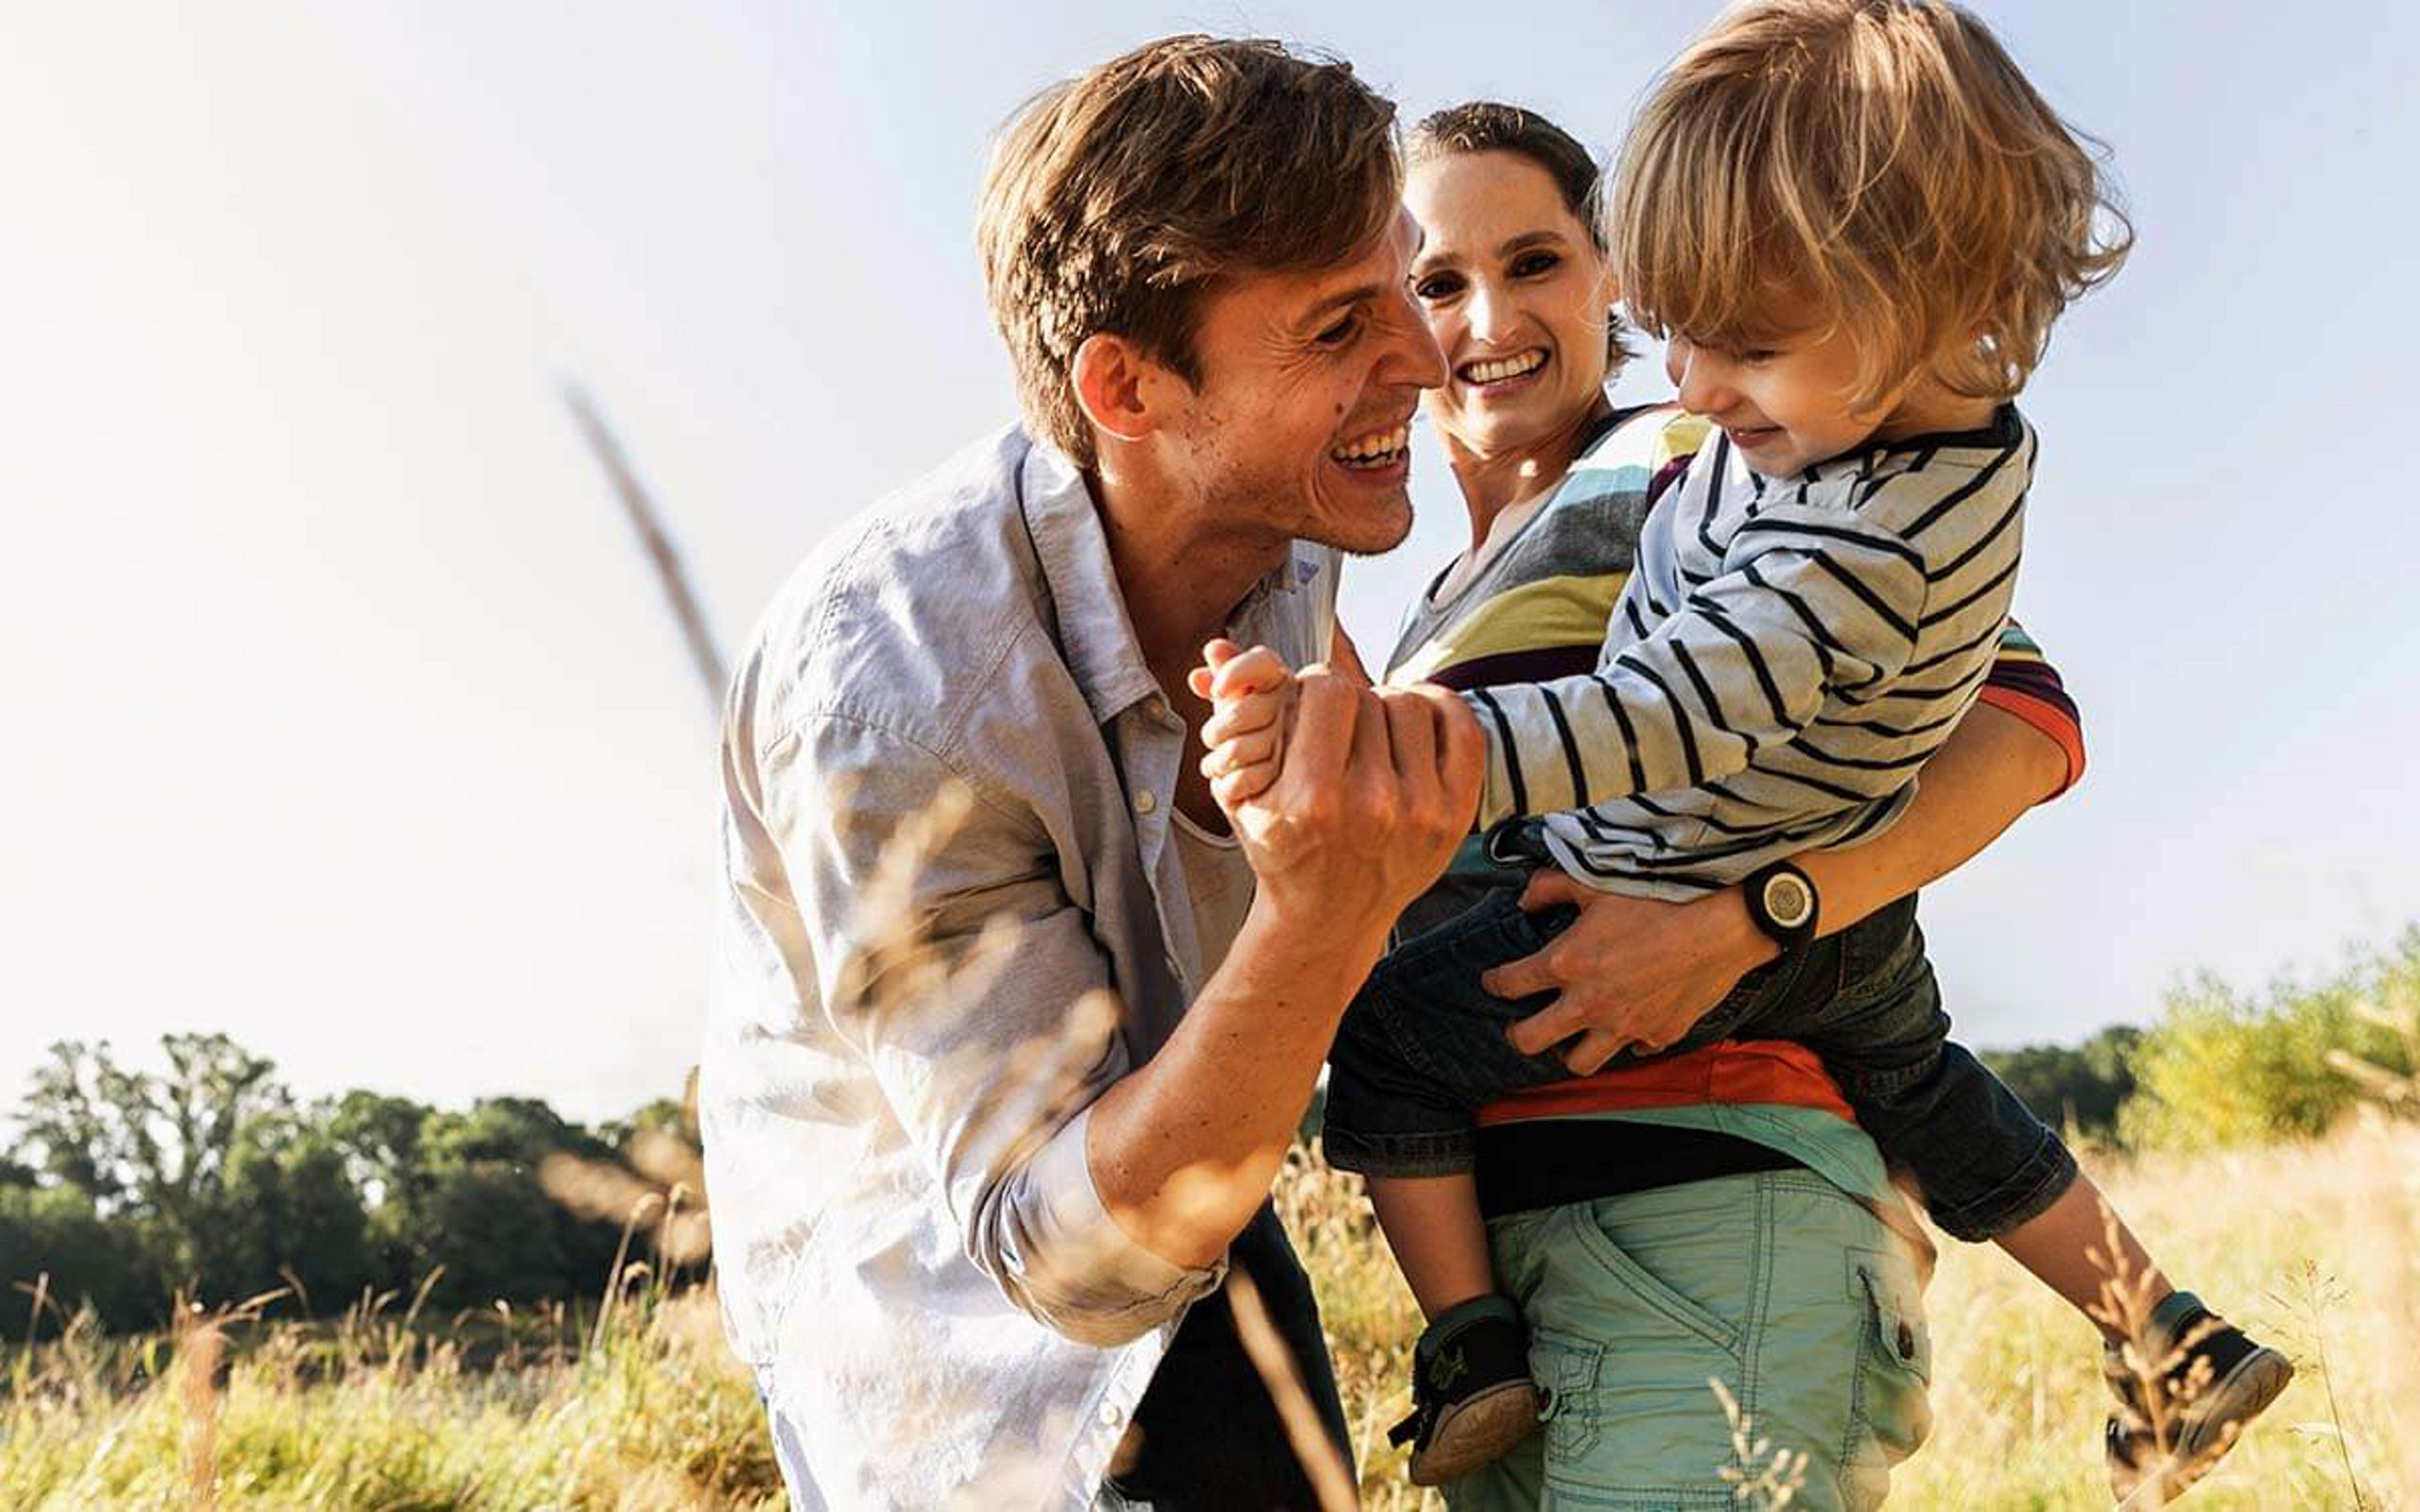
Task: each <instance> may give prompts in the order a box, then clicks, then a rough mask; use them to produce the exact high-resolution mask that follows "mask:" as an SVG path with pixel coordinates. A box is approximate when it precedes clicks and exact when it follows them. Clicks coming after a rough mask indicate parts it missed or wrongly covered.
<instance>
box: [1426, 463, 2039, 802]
mask: <svg viewBox="0 0 2420 1512" xmlns="http://www.w3.org/2000/svg"><path fill="white" fill-rule="evenodd" d="M2029 450H2030V448H2029ZM2029 471H2030V470H2029V469H2027V468H2025V467H2024V466H2022V465H2014V464H2013V465H2008V466H2005V467H2003V468H2000V469H1997V470H1996V471H1991V472H1978V470H1975V469H1968V468H1959V467H1940V468H1936V469H1933V470H1931V471H1930V472H1923V471H1918V470H1910V472H1905V473H1901V474H1896V475H1893V476H1890V477H1887V478H1884V479H1882V480H1879V481H1878V482H1876V483H1870V484H1854V485H1853V484H1852V483H1851V482H1850V481H1849V480H1846V479H1843V480H1841V481H1840V482H1839V483H1838V484H1836V485H1831V486H1834V487H1838V488H1842V489H1845V488H1848V487H1852V486H1855V487H1858V488H1859V489H1860V490H1862V497H1860V499H1859V500H1858V505H1857V507H1855V508H1854V509H1851V508H1846V507H1838V506H1835V507H1822V506H1820V505H1816V504H1800V503H1796V502H1788V503H1783V502H1776V503H1775V504H1773V505H1772V506H1770V507H1766V508H1764V509H1763V510H1761V511H1760V512H1759V513H1758V514H1757V515H1756V517H1755V519H1753V520H1752V521H1750V522H1749V523H1748V524H1746V525H1744V526H1742V527H1741V528H1740V529H1739V530H1738V531H1737V534H1736V535H1735V536H1734V538H1733V539H1732V541H1730V542H1729V543H1728V546H1727V549H1726V551H1725V553H1724V557H1723V559H1722V563H1721V570H1720V573H1719V574H1718V575H1717V576H1714V577H1712V578H1710V579H1708V580H1706V581H1703V582H1700V583H1696V584H1694V585H1685V592H1686V596H1685V600H1684V601H1683V602H1682V603H1680V604H1677V605H1666V604H1658V603H1656V602H1655V601H1654V599H1653V597H1652V596H1651V588H1650V584H1649V582H1648V576H1649V575H1648V574H1646V573H1644V572H1642V573H1637V574H1634V575H1633V576H1632V578H1631V580H1630V583H1629V585H1628V586H1627V587H1626V588H1625V589H1624V591H1623V594H1622V598H1621V602H1620V603H1619V604H1618V605H1617V606H1616V609H1615V613H1616V616H1617V617H1618V619H1617V622H1616V623H1622V622H1627V623H1628V624H1629V625H1630V626H1631V627H1633V628H1634V629H1639V630H1642V631H1643V632H1644V633H1642V634H1641V635H1640V637H1639V639H1637V640H1636V641H1634V642H1633V643H1632V644H1629V645H1627V646H1626V647H1624V648H1623V649H1622V650H1621V651H1620V653H1619V654H1618V655H1617V656H1616V657H1615V658H1613V660H1612V661H1611V662H1608V663H1607V664H1605V665H1603V666H1600V667H1599V669H1598V670H1597V671H1595V672H1593V673H1589V674H1587V675H1585V676H1581V677H1573V678H1565V679H1560V680H1558V681H1555V682H1549V683H1529V684H1513V685H1506V686H1497V687H1493V688H1484V689H1475V690H1472V691H1471V692H1470V694H1469V695H1468V697H1469V698H1470V701H1471V703H1472V704H1473V705H1474V707H1475V709H1476V711H1477V712H1478V715H1479V724H1480V727H1481V728H1482V729H1483V730H1486V731H1487V735H1488V771H1487V783H1486V786H1485V788H1484V790H1483V791H1482V793H1481V795H1480V804H1479V813H1478V825H1479V826H1480V827H1484V826H1486V825H1488V824H1491V823H1494V822H1495V820H1497V819H1499V818H1503V817H1505V816H1509V815H1514V814H1526V815H1544V814H1552V813H1557V812H1560V811H1564V810H1568V809H1579V808H1586V807H1589V806H1592V805H1594V804H1599V803H1604V802H1609V801H1612V800H1614V799H1622V798H1627V797H1630V796H1632V795H1634V794H1641V793H1653V792H1659V791H1665V790H1669V789H1680V788H1690V787H1700V786H1703V785H1704V784H1706V783H1708V782H1718V781H1720V780H1721V779H1723V778H1726V777H1729V776H1732V775H1734V774H1735V773H1737V772H1739V771H1741V770H1743V769H1745V768H1746V767H1747V766H1748V765H1750V764H1751V762H1752V761H1754V760H1755V756H1756V754H1757V753H1758V752H1759V751H1761V750H1763V749H1765V748H1767V747H1772V746H1775V745H1780V744H1786V743H1797V744H1798V747H1799V748H1800V750H1801V751H1803V752H1805V753H1806V754H1808V755H1811V756H1815V757H1817V758H1819V759H1824V760H1835V759H1836V758H1833V757H1831V756H1830V754H1829V753H1830V752H1831V751H1834V750H1838V751H1840V752H1841V756H1840V757H1839V758H1837V764H1838V765H1840V766H1841V767H1842V768H1844V769H1845V770H1844V774H1843V776H1842V779H1841V785H1840V795H1841V797H1842V798H1843V799H1848V800H1851V801H1856V800H1859V799H1865V798H1868V797H1871V796H1874V794H1873V793H1872V791H1871V788H1872V785H1873V782H1874V778H1873V776H1872V775H1871V773H1872V772H1873V771H1875V770H1881V769H1884V768H1888V769H1889V770H1893V771H1897V772H1900V773H1903V774H1905V773H1912V772H1913V771H1914V770H1915V768H1916V766H1917V765H1918V764H1919V763H1921V761H1922V760H1923V758H1924V756H1925V755H1927V754H1928V753H1929V751H1930V750H1931V748H1932V747H1935V746H1938V744H1939V743H1940V741H1941V740H1942V739H1945V738H1946V736H1947V732H1948V729H1949V727H1950V725H1951V724H1953V723H1954V722H1955V721H1954V718H1949V717H1943V715H1944V714H1945V713H1952V714H1954V713H1955V711H1939V710H1933V711H1927V703H1928V702H1930V701H1933V700H1939V699H1945V698H1949V697H1952V696H1955V695H1956V694H1957V693H1958V692H1959V691H1960V689H1959V684H1960V682H1961V681H1962V679H1968V678H1971V677H1979V674H1980V669H1981V668H1982V667H1983V666H1985V665H1987V664H1988V663H1989V661H1990V647H1991V644H1992V637H1993V636H1994V635H1996V634H1997V630H1998V628H1999V626H2000V625H2001V623H2002V622H2003V621H2004V619H2005V617H2006V612H2007V609H2008V603H2009V599H2010V597H2011V594H2012V591H2013V588H2014V575H2015V565H2016V558H2017V541H2018V538H2019V532H2018V531H2017V530H2016V529H2014V528H2013V526H2014V523H2015V520H2016V511H2018V510H2019V509H2020V508H2021V507H2022V503H2023V498H2024V490H2025V483H2026V478H2027V475H2028V472H2029ZM1974 483H1979V484H1980V485H1981V486H1979V487H1966V485H1968V484H1974ZM1962 490H1963V491H1962ZM1776 491H1779V487H1778V486H1776ZM1711 507H1712V501H1711V500H1709V498H1708V497H1707V492H1706V486H1700V487H1687V486H1685V487H1683V488H1681V489H1676V490H1673V491H1672V492H1670V493H1668V494H1667V495H1665V497H1664V499H1663V501H1662V503H1661V505H1660V507H1659V511H1658V512H1659V515H1660V516H1662V518H1660V519H1654V520H1651V522H1650V526H1649V529H1650V532H1651V533H1652V532H1655V531H1657V530H1661V531H1664V532H1675V531H1683V530H1694V529H1698V528H1700V520H1701V517H1702V515H1703V514H1704V513H1708V512H1710V511H1711ZM1996 527H1997V528H1996ZM1919 644H1922V645H1923V647H1924V649H1923V653H1922V655H1921V656H1919V654H1918V647H1919ZM1860 690H1872V693H1871V695H1870V696H1871V697H1872V699H1873V701H1872V703H1871V704H1870V706H1869V708H1868V709H1867V710H1865V711H1862V712H1861V713H1864V714H1869V715H1870V718H1861V719H1860V721H1858V728H1855V729H1850V730H1842V731H1841V732H1839V733H1838V734H1833V733H1831V732H1829V731H1825V732H1823V733H1822V734H1821V736H1820V737H1819V736H1817V735H1815V734H1814V733H1812V732H1810V731H1809V730H1808V727H1809V725H1810V724H1811V723H1812V722H1813V721H1814V720H1815V719H1816V717H1817V716H1818V715H1819V714H1820V713H1822V712H1823V710H1824V704H1825V701H1826V699H1827V698H1829V697H1834V696H1839V697H1842V698H1844V699H1845V700H1846V701H1849V702H1853V703H1854V702H1858V701H1860ZM1927 713H1928V715H1929V721H1930V722H1929V725H1928V726H1927V724H1926V720H1927ZM1911 727H1915V728H1911ZM1875 736H1880V737H1882V738H1883V740H1884V741H1885V742H1887V743H1888V746H1887V749H1886V751H1885V752H1884V753H1883V755H1882V758H1881V759H1879V760H1876V759H1874V756H1873V754H1872V753H1870V752H1866V751H1862V750H1860V748H1859V747H1865V746H1870V745H1871V744H1872V743H1873V737H1875ZM1815 785H1817V786H1819V787H1820V786H1822V784H1821V783H1820V782H1818V783H1817V784H1815Z"/></svg>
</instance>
